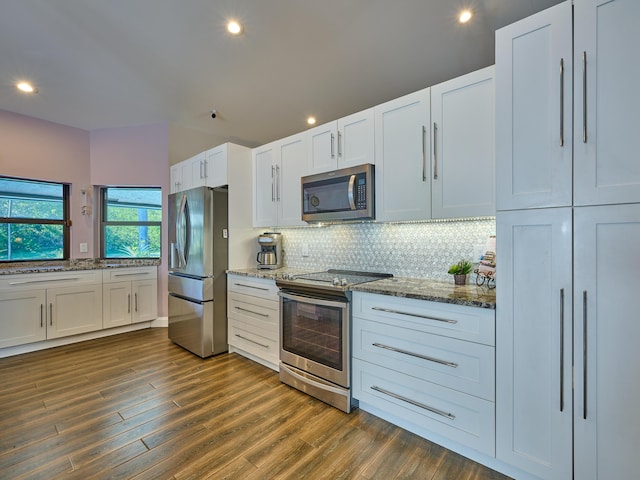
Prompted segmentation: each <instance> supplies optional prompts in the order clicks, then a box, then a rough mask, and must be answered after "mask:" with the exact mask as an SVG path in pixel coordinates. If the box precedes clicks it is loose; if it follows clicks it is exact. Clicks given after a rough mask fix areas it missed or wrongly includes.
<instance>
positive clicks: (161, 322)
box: [151, 317, 169, 328]
mask: <svg viewBox="0 0 640 480" xmlns="http://www.w3.org/2000/svg"><path fill="white" fill-rule="evenodd" d="M168 326H169V317H158V318H156V319H155V320H153V321H152V322H151V328H166V327H168Z"/></svg>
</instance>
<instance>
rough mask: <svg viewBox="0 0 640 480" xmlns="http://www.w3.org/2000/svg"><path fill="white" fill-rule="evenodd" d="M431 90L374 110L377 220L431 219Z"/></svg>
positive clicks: (391, 102) (413, 94) (379, 106)
mask: <svg viewBox="0 0 640 480" xmlns="http://www.w3.org/2000/svg"><path fill="white" fill-rule="evenodd" d="M429 94H430V93H429V89H424V90H420V91H419V92H415V93H412V94H410V95H406V96H404V97H401V98H398V99H396V100H392V101H390V102H387V103H384V104H382V105H378V106H377V107H375V109H374V111H375V131H376V134H375V151H376V219H377V220H382V221H390V220H391V221H393V220H425V219H428V218H430V217H431V204H430V199H431V184H430V179H429V170H430V166H429V154H428V152H430V151H431V147H430V145H431V142H430V135H429V134H428V129H429V125H430V106H429V103H430V98H429Z"/></svg>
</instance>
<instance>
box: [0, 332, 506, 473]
mask: <svg viewBox="0 0 640 480" xmlns="http://www.w3.org/2000/svg"><path fill="white" fill-rule="evenodd" d="M0 388H1V391H0V405H1V409H0V479H12V480H17V479H27V478H28V479H39V478H42V479H47V480H50V479H54V478H56V479H58V478H60V479H89V478H97V479H107V478H114V479H120V478H126V479H154V480H155V479H176V480H184V479H194V480H195V479H197V480H203V479H242V480H245V479H248V480H252V479H272V478H288V479H339V478H340V479H357V480H364V479H385V480H387V479H396V478H398V479H400V478H405V479H434V480H444V479H460V480H462V479H468V480H481V479H482V480H485V479H486V480H489V479H493V480H497V479H505V478H506V477H504V476H503V475H500V474H498V473H496V472H494V471H492V470H489V469H487V468H485V467H483V466H481V465H478V464H477V463H474V462H472V461H470V460H467V459H465V458H463V457H461V456H459V455H457V454H455V453H452V452H450V451H448V450H445V449H443V448H441V447H439V446H437V445H435V444H432V443H430V442H428V441H426V440H424V439H422V438H420V437H418V436H416V435H413V434H411V433H409V432H407V431H405V430H402V429H400V428H397V427H395V426H393V425H391V424H389V423H387V422H385V421H384V420H381V419H379V418H377V417H375V416H373V415H370V414H368V413H366V412H363V411H361V410H356V411H355V412H354V413H352V414H350V415H347V414H344V413H342V412H340V411H338V410H337V409H335V408H332V407H329V406H327V405H325V404H324V403H322V402H320V401H318V400H316V399H314V398H311V397H309V396H307V395H305V394H303V393H301V392H298V391H297V390H294V389H292V388H289V387H288V386H286V385H284V384H282V383H280V382H279V380H278V375H277V373H275V372H273V371H272V370H269V369H268V368H265V367H263V366H261V365H259V364H257V363H254V362H252V361H250V360H247V359H245V358H243V357H241V356H239V355H236V354H223V355H219V356H217V357H214V358H210V359H206V360H202V359H200V358H198V357H196V356H195V355H192V354H191V353H189V352H187V351H185V350H183V349H181V348H180V347H177V346H175V345H174V344H172V343H171V342H170V341H169V340H168V339H167V330H166V329H164V328H155V329H147V330H141V331H137V332H132V333H127V334H123V335H115V336H112V337H107V338H102V339H98V340H91V341H87V342H83V343H78V344H74V345H68V346H64V347H58V348H53V349H49V350H45V351H40V352H33V353H27V354H24V355H19V356H15V357H10V358H5V359H0Z"/></svg>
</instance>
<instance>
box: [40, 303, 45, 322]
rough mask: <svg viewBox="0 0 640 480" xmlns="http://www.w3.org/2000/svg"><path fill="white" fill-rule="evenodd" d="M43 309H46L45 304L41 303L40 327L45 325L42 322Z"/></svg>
mask: <svg viewBox="0 0 640 480" xmlns="http://www.w3.org/2000/svg"><path fill="white" fill-rule="evenodd" d="M43 309H44V305H42V304H40V328H42V327H44V324H43V323H42V319H43V315H42V310H43Z"/></svg>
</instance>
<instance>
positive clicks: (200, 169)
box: [200, 160, 202, 178]
mask: <svg viewBox="0 0 640 480" xmlns="http://www.w3.org/2000/svg"><path fill="white" fill-rule="evenodd" d="M200 178H202V160H200Z"/></svg>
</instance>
